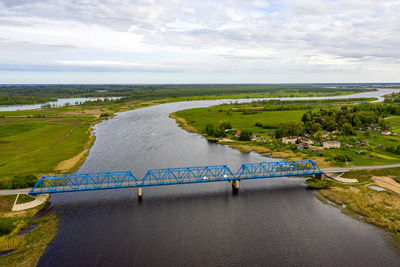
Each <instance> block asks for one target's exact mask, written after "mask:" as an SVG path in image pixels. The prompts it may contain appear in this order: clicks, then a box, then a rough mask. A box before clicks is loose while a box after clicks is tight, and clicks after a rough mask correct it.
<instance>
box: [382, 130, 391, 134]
mask: <svg viewBox="0 0 400 267" xmlns="http://www.w3.org/2000/svg"><path fill="white" fill-rule="evenodd" d="M382 134H384V135H391V134H392V132H391V131H388V130H385V131H382Z"/></svg>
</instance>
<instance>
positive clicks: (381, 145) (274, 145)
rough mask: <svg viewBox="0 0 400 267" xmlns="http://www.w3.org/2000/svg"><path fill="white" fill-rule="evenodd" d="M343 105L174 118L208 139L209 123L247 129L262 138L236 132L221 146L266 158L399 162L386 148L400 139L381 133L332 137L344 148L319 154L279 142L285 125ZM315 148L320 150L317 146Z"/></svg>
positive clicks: (235, 109)
mask: <svg viewBox="0 0 400 267" xmlns="http://www.w3.org/2000/svg"><path fill="white" fill-rule="evenodd" d="M285 103H286V104H285ZM342 106H343V103H326V104H322V103H318V102H316V103H315V104H314V103H313V104H310V103H308V101H299V102H297V101H289V102H286V101H282V102H277V103H275V102H271V103H269V102H264V103H258V102H257V103H256V102H255V103H247V104H229V105H218V106H213V107H208V108H196V109H188V110H182V111H178V112H176V113H175V114H174V118H177V119H178V120H181V121H184V122H185V123H186V124H185V129H188V128H192V129H194V130H195V131H194V132H199V133H201V134H203V135H205V136H207V129H206V127H207V125H210V124H212V125H214V126H215V127H218V125H221V124H223V123H227V124H229V125H230V127H231V128H233V129H237V130H240V131H243V130H248V131H250V132H251V133H252V135H253V136H254V135H257V136H260V137H259V139H258V140H256V141H240V140H238V139H237V138H235V137H234V135H235V133H236V130H235V131H234V132H233V133H231V132H227V134H226V135H227V136H226V137H224V138H221V139H220V140H219V139H218V140H219V142H220V143H222V144H226V145H229V146H231V147H233V148H240V150H241V151H257V150H258V151H263V153H261V154H263V155H266V156H274V157H283V158H285V159H314V160H316V161H319V160H318V159H323V164H324V167H329V166H337V167H339V166H366V165H385V164H394V163H398V162H400V155H399V154H398V153H395V151H389V150H388V149H386V148H387V147H394V148H395V147H397V146H399V145H400V137H399V136H387V135H383V134H381V133H379V132H370V131H354V133H353V134H352V135H343V134H336V135H334V136H332V135H331V136H330V137H329V138H331V139H332V138H333V139H334V140H337V141H339V142H340V143H341V144H342V146H341V148H334V149H325V150H323V151H317V152H315V151H311V150H309V149H304V150H298V149H296V144H291V145H290V144H289V145H285V144H282V142H281V140H280V139H276V138H275V132H276V131H277V128H278V127H279V125H280V124H282V123H285V122H292V121H299V122H300V120H301V119H302V116H303V115H304V114H305V113H307V112H309V111H312V112H315V111H319V110H320V109H327V108H329V109H333V110H339V109H340V108H341V107H342ZM360 114H364V113H360ZM365 114H367V113H365ZM368 114H369V113H368ZM399 118H400V116H392V117H391V118H389V119H387V120H385V121H388V122H390V123H391V124H394V123H396V122H397V121H400V119H399ZM181 126H182V125H181ZM192 132H193V130H192ZM208 138H209V139H214V140H217V138H215V137H211V136H208ZM262 140H263V141H262ZM314 146H315V145H314ZM316 146H317V147H318V144H316ZM243 147H246V149H243ZM266 151H269V152H266ZM344 159H345V160H344ZM346 161H347V163H346ZM321 162H322V161H321Z"/></svg>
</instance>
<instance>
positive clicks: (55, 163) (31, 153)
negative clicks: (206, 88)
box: [0, 101, 163, 188]
mask: <svg viewBox="0 0 400 267" xmlns="http://www.w3.org/2000/svg"><path fill="white" fill-rule="evenodd" d="M162 102H163V101H146V102H144V101H129V102H124V103H123V104H122V103H114V102H105V103H87V104H84V105H81V106H71V107H60V108H46V109H37V110H24V111H7V112H0V144H1V148H2V149H1V150H0V186H2V187H3V188H10V181H11V179H12V178H13V177H14V176H15V175H20V174H34V175H36V176H37V177H38V176H40V175H45V174H50V173H63V172H70V171H73V170H74V169H75V168H76V167H78V166H79V165H80V164H81V163H82V162H83V160H84V159H85V157H86V155H87V150H88V149H89V148H90V146H91V144H92V143H93V141H94V137H93V136H91V133H90V131H91V126H92V125H94V124H96V123H98V122H100V121H102V120H104V119H107V118H109V117H111V116H113V114H114V113H115V112H119V111H125V110H130V109H135V108H140V107H146V106H149V105H153V104H157V103H162Z"/></svg>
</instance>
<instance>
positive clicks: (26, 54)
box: [0, 0, 400, 83]
mask: <svg viewBox="0 0 400 267" xmlns="http://www.w3.org/2000/svg"><path fill="white" fill-rule="evenodd" d="M399 14H400V1H399V0H379V1H378V0H362V1H361V0H296V1H295V0H282V1H275V0H249V1H246V0H214V1H210V0H201V1H195V0H187V1H184V0H165V1H162V0H137V1H134V0H0V83H277V82H280V83H286V82H288V83H292V82H400V15H399Z"/></svg>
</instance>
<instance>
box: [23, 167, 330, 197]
mask: <svg viewBox="0 0 400 267" xmlns="http://www.w3.org/2000/svg"><path fill="white" fill-rule="evenodd" d="M319 174H322V171H321V170H320V169H319V167H318V165H317V164H316V163H315V162H314V161H312V160H300V161H279V162H262V163H245V164H242V166H241V167H240V168H239V170H238V171H237V172H236V174H234V173H233V172H232V171H231V170H230V169H229V167H228V166H227V165H216V166H200V167H184V168H166V169H152V170H148V171H147V173H146V174H145V176H144V177H143V178H141V179H137V178H136V177H135V176H134V175H133V174H132V172H130V171H117V172H99V173H75V174H64V175H51V176H43V177H41V178H40V179H39V180H38V182H37V183H36V185H35V186H34V188H33V189H32V190H31V191H30V194H31V195H37V194H48V193H62V192H74V191H88V190H105V189H115V188H131V187H146V186H160V185H174V184H188V183H205V182H221V181H233V180H247V179H260V178H275V177H286V176H307V175H319Z"/></svg>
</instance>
